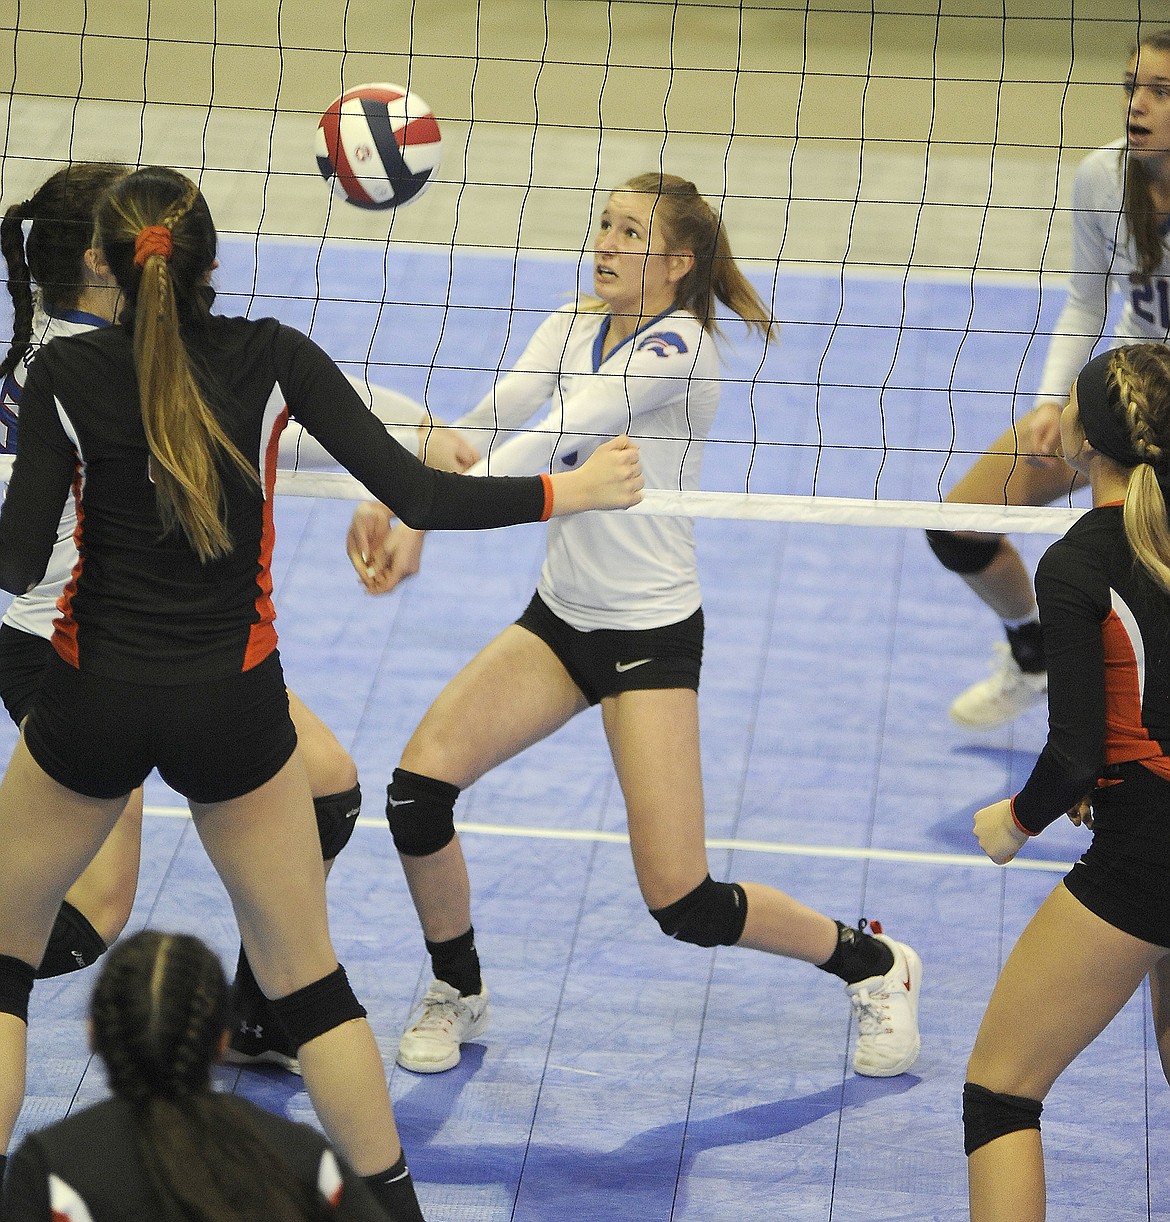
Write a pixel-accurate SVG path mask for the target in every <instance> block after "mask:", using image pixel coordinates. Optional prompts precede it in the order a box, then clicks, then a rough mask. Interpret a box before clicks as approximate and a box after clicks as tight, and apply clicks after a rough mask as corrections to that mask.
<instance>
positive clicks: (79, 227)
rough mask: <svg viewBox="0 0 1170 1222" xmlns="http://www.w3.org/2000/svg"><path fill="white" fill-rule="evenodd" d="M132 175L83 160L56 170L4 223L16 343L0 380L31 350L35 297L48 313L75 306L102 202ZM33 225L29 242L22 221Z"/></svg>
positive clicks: (0, 226) (0, 223) (0, 232)
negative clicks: (122, 181) (126, 176)
mask: <svg viewBox="0 0 1170 1222" xmlns="http://www.w3.org/2000/svg"><path fill="white" fill-rule="evenodd" d="M127 173H129V171H128V170H127V168H126V167H125V166H123V165H114V164H112V163H109V162H99V161H80V162H77V163H75V164H73V165H67V166H65V167H63V168H62V169H60V170H58V171H57V172H56V173H55V174H54V175H52V176H51V177H50V178H49V179H47V180H46V181H45V182H44V183H42V184H41V186H40V187H38V188H37V190H36V191H35V192H33V194H32V196H31V197H30V198H29V199H26V200H25V201H24V202H23V203H20V204H13V205H12V206H11V207H10V208H8V210H7V211H6V212H5V213H4V218H3V220H0V253H2V254H3V256H4V262H5V264H6V265H7V267H8V292H9V295H10V296H11V297H12V344H11V346H10V347H9V349H8V354H7V355H6V356H5V357H4V360H3V361H0V378H3V377H6V376H7V375H8V374H10V373H11V372H12V371H13V370H14V369H15V368H16V366H17V365H18V364H20V361H21V360H22V359H23V357H24V356H25V354H26V353H27V352H28V350H29V348H30V347H31V346H32V328H33V315H34V312H35V309H36V298H35V297H34V295H33V285H34V284H35V285H36V289H37V292H38V293H39V295H40V304H41V308H42V309H43V310H44V311H45V312H46V313H49V314H63V313H64V312H65V311H67V310H73V309H76V308H77V302H78V299H79V298H80V296H81V290H82V288H83V287H84V285H85V271H84V264H83V261H82V260H83V257H84V255H85V252H86V251H87V250H88V249H89V247H90V246H91V245H92V244H93V215H94V211H95V209H96V208H97V204H98V201H99V200H100V199H101V197H102V196H103V195H104V194H105V193H106V191H108V190H109V188H110V187H111V186H112V185H113V184H114V183H115V182H117V181H118V179H119V178H122V177H124V176H125V175H126V174H127ZM25 221H31V222H32V224H31V225H30V226H29V231H28V241H27V243H26V242H25V236H24V222H25Z"/></svg>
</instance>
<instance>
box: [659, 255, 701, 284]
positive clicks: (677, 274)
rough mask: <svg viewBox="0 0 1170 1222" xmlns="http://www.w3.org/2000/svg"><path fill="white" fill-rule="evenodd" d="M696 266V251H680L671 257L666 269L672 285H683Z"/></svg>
mask: <svg viewBox="0 0 1170 1222" xmlns="http://www.w3.org/2000/svg"><path fill="white" fill-rule="evenodd" d="M694 266H695V255H694V251H690V250H679V251H675V253H674V254H672V255H670V256H669V258H668V259H667V264H666V269H667V275H668V276H669V277H670V281H671V283H672V284H681V283H682V281H683V280H685V279H686V277H687V276H688V275H689V273H690V270H691V268H692V267H694Z"/></svg>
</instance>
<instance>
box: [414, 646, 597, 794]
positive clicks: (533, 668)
mask: <svg viewBox="0 0 1170 1222" xmlns="http://www.w3.org/2000/svg"><path fill="white" fill-rule="evenodd" d="M587 707H588V701H587V700H586V699H585V697H584V695H582V693H581V689H580V688H579V687H578V686H577V685H576V684H575V683H574V682H573V680H572V679H571V678H570V677H569V675H568V672H567V671H566V670H565V668H564V667H563V666H562V665H561V663H560V661H559V660H558V659H557V657H556V655H555V654H554V653H553V651H552V650H551V649H550V648H549V647H548V646H547V645H546V644H545V643H544V641H542V640H541V639H540V638H539V637H537V636H535V635H534V634H533V633H531V632H529V631H528V629H526V628H521V627H519V626H518V625H516V624H510V625H509V626H508V627H507V628H505V629H504V631H503V632H501V633H500V635H499V636H498V637H496V638H495V640H493V641H492V642H490V643H489V644H488V645H486V646H484V648H483V649H481V650H480V652H479V653H478V654H476V655H475V657H474V658H472V659H471V661H470V662H468V663H467V665H466V666H465V667H464V668H463V669H462V670H461V671H460V672H459V673H458V674H457V675H456V676H455V677H454V678H453V679H452V680H451V681H450V682H449V683H448V684H447V686H446V687H444V688H443V690H442V691H441V692H440V693H439V695H438V696H437V697H436V699H435V702H434V703H433V704H432V705H431V707H430V708H429V709H428V710H427V712H426V715H425V716H424V717H423V719H422V721H421V722H419V724H418V728H417V729H416V730H415V732H414V733H413V734H412V735H411V738H410V741H409V742H408V743H407V744H406V748H405V749H404V751H403V753H402V759H401V766H402V767H403V768H405V769H408V770H409V771H411V772H417V773H420V774H421V775H423V776H430V777H434V778H436V779H437V780H442V781H447V782H449V783H450V784H453V785H458V786H459V788H460V789H465V788H466V787H467V786H468V785H470V784H471V783H472V782H473V781H476V780H478V779H479V778H480V777H481V776H483V775H484V773H485V772H489V771H491V769H492V768H494V767H496V766H497V765H498V764H502V763H503V762H504V761H505V760H507V759H511V758H512V756H514V755H518V754H519V753H520V752H521V751H523V750H524V749H525V748H526V747H530V746H532V744H533V743H537V742H540V741H541V739H544V738H547V737H548V736H549V735H550V734H551V733H553V731H554V730H558V729H559V728H560V727H561V726H563V725H564V724H565V722H567V721H568V720H569V719H570V718H571V717H573V716H575V715H576V714H577V713H579V712H581V711H582V710H583V709H585V708H587Z"/></svg>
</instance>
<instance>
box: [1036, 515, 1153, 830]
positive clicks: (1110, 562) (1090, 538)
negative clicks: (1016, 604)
mask: <svg viewBox="0 0 1170 1222" xmlns="http://www.w3.org/2000/svg"><path fill="white" fill-rule="evenodd" d="M1036 600H1037V602H1038V603H1039V606H1040V622H1041V625H1042V627H1043V631H1044V650H1045V654H1046V656H1047V659H1048V741H1047V743H1046V744H1045V746H1044V750H1043V751H1042V752H1041V754H1040V758H1039V759H1038V760H1037V761H1036V766H1035V768H1034V769H1033V770H1032V775H1031V776H1030V777H1029V778H1028V781H1027V783H1026V784H1025V785H1024V788H1023V789H1022V790H1020V792H1019V793H1018V794H1017V795H1016V796H1015V798H1014V799H1013V800H1012V810H1013V813H1014V814H1015V817H1016V820H1017V821H1018V822H1019V824H1020V826H1021V827H1023V828H1024V829H1025V830H1027V831H1029V832H1038V831H1041V830H1042V829H1043V828H1045V827H1047V826H1048V824H1049V823H1051V822H1052V821H1053V820H1054V819H1057V818H1059V817H1060V816H1061V815H1062V814H1064V812H1065V811H1067V810H1069V809H1070V808H1071V807H1072V806H1074V805H1075V804H1076V803H1077V802H1078V801H1079V800H1080V799H1081V798H1083V797H1085V796H1086V794H1088V793H1089V792H1090V791H1091V790H1092V789H1093V788H1094V787H1095V785H1096V783H1097V781H1098V779H1099V778H1101V776H1102V773H1103V771H1104V769H1105V768H1106V767H1107V766H1109V765H1111V764H1122V763H1130V762H1134V761H1137V762H1140V763H1141V764H1143V765H1144V766H1145V767H1147V768H1149V769H1150V770H1151V771H1152V772H1154V773H1155V774H1156V775H1158V776H1160V777H1163V778H1165V779H1166V780H1168V781H1170V758H1168V755H1170V596H1168V595H1167V594H1166V593H1165V592H1164V591H1162V590H1161V589H1160V588H1159V587H1158V586H1157V585H1156V584H1155V583H1154V581H1153V579H1152V578H1151V577H1150V576H1149V574H1148V573H1147V572H1146V571H1145V569H1143V568H1142V567H1141V565H1140V564H1138V563H1137V561H1136V560H1135V559H1134V556H1133V553H1132V552H1131V551H1130V548H1129V543H1128V542H1127V540H1126V537H1125V530H1124V527H1123V525H1122V509H1121V506H1120V505H1102V506H1100V507H1098V508H1096V509H1092V510H1090V511H1089V512H1088V513H1087V514H1085V516H1084V517H1083V518H1081V519H1080V520H1079V521H1078V522H1076V523H1075V525H1074V526H1073V527H1072V529H1071V530H1070V531H1069V532H1068V534H1066V535H1065V536H1064V538H1063V539H1060V540H1058V541H1057V542H1056V543H1054V544H1053V545H1052V546H1051V547H1050V548H1049V549H1048V551H1047V552H1045V553H1044V556H1043V558H1042V559H1041V561H1040V564H1039V566H1038V568H1037V570H1036Z"/></svg>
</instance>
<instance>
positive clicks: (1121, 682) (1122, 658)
mask: <svg viewBox="0 0 1170 1222" xmlns="http://www.w3.org/2000/svg"><path fill="white" fill-rule="evenodd" d="M1113 601H1114V607H1113V610H1112V611H1110V612H1109V614H1108V615H1107V616H1106V617H1105V620H1104V622H1103V623H1102V625H1101V638H1102V643H1103V644H1104V647H1105V762H1106V763H1107V764H1124V763H1130V762H1133V761H1140V762H1141V763H1142V764H1144V765H1145V766H1146V767H1147V768H1149V769H1150V770H1151V771H1152V772H1155V773H1157V774H1158V775H1159V776H1163V777H1166V778H1167V779H1168V780H1170V759H1167V758H1166V756H1164V755H1163V754H1162V748H1161V745H1160V744H1159V743H1157V742H1155V741H1154V739H1152V738H1151V737H1150V732H1149V730H1147V729H1146V727H1145V726H1144V725H1143V724H1142V686H1143V680H1144V677H1145V676H1144V673H1143V672H1144V667H1145V647H1144V644H1143V642H1142V640H1141V635H1140V632H1139V630H1138V627H1137V621H1136V620H1135V619H1134V618H1133V615H1132V614H1131V613H1130V610H1129V608H1128V607H1127V606H1126V605H1125V603H1124V602H1123V601H1122V600H1121V599H1120V597H1119V596H1118V595H1117V594H1116V593H1115V594H1114V600H1113ZM1135 635H1136V640H1135V639H1134V637H1135Z"/></svg>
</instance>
